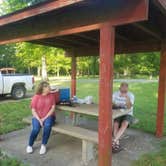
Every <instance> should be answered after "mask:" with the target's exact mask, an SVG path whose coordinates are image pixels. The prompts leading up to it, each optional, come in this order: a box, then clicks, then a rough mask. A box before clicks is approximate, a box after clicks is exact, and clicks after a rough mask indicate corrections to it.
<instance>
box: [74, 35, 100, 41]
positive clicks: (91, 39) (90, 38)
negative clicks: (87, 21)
mask: <svg viewBox="0 0 166 166" xmlns="http://www.w3.org/2000/svg"><path fill="white" fill-rule="evenodd" d="M74 35H75V36H78V37H81V38H83V39H87V40H90V41H92V42H95V43H99V41H98V40H97V39H96V38H93V37H91V36H87V35H84V34H74Z"/></svg>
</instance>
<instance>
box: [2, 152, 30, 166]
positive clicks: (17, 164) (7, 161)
mask: <svg viewBox="0 0 166 166" xmlns="http://www.w3.org/2000/svg"><path fill="white" fill-rule="evenodd" d="M9 165H10V166H27V165H25V164H23V163H22V162H21V161H18V160H17V159H15V158H11V157H8V156H7V155H6V154H3V153H2V152H1V150H0V166H9Z"/></svg>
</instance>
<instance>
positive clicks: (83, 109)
mask: <svg viewBox="0 0 166 166" xmlns="http://www.w3.org/2000/svg"><path fill="white" fill-rule="evenodd" d="M56 109H57V110H61V111H68V112H74V113H79V114H85V115H91V116H96V117H98V116H99V111H98V110H99V109H98V104H77V105H76V106H73V107H72V106H61V105H57V106H56ZM130 111H131V110H130V109H116V110H114V109H113V114H112V118H113V119H115V118H117V117H120V116H123V115H126V114H128V113H129V112H130Z"/></svg>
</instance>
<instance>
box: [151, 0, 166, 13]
mask: <svg viewBox="0 0 166 166" xmlns="http://www.w3.org/2000/svg"><path fill="white" fill-rule="evenodd" d="M153 2H154V4H155V5H156V6H157V7H158V8H159V10H160V11H161V13H162V14H163V15H165V16H166V1H165V0H153Z"/></svg>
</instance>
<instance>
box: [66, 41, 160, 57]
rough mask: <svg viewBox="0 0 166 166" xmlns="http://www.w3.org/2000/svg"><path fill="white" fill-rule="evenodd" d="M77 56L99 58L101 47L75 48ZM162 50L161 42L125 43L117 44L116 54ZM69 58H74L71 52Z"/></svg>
mask: <svg viewBox="0 0 166 166" xmlns="http://www.w3.org/2000/svg"><path fill="white" fill-rule="evenodd" d="M73 49H74V52H75V53H76V55H77V56H79V57H81V56H99V47H98V46H93V47H92V46H91V47H77V48H73ZM160 50H161V42H127V41H126V42H123V43H116V48H115V53H116V54H124V53H128V54H130V53H141V52H156V51H160ZM66 55H67V56H72V53H71V52H70V51H69V52H68V53H67V54H66Z"/></svg>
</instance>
